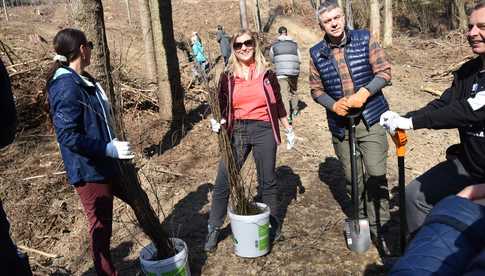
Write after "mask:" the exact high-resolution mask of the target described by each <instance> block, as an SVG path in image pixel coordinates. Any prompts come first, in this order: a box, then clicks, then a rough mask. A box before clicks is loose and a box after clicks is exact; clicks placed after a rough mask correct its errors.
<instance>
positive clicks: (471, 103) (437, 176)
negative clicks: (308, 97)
mask: <svg viewBox="0 0 485 276" xmlns="http://www.w3.org/2000/svg"><path fill="white" fill-rule="evenodd" d="M468 21H469V23H468V28H469V29H468V33H467V38H468V42H469V44H470V47H471V50H472V52H473V53H475V54H477V55H478V56H477V57H476V58H474V59H472V60H470V61H468V62H466V63H464V64H463V65H462V66H461V67H460V68H459V69H458V70H457V71H456V72H455V73H454V79H453V82H452V84H451V87H450V88H448V89H447V90H445V91H444V93H443V94H442V95H441V97H440V98H439V99H435V100H433V101H431V102H430V103H428V104H427V105H426V106H424V107H423V108H421V109H418V110H416V111H412V112H409V113H408V114H406V115H405V116H404V117H401V116H399V115H398V114H397V113H395V112H392V111H388V112H386V113H384V114H382V116H381V119H380V121H381V122H380V123H381V124H382V125H383V126H384V127H386V128H387V129H389V131H390V132H394V131H395V130H396V129H404V130H410V129H422V128H428V129H452V128H458V132H459V134H460V145H459V146H453V147H450V148H449V149H448V150H447V153H448V154H449V153H452V154H451V155H452V156H456V158H450V159H448V160H446V161H443V162H440V163H439V164H437V165H435V166H434V167H432V168H430V169H429V170H428V171H427V172H425V173H424V174H422V175H420V176H418V177H417V178H416V179H414V180H413V181H412V182H411V183H409V184H408V185H406V214H407V221H408V231H409V234H410V235H411V236H413V235H414V233H415V232H416V231H417V230H419V228H420V227H421V225H423V223H424V221H425V220H426V216H427V215H428V214H429V212H430V211H431V209H432V208H433V206H434V205H435V204H436V203H438V202H439V201H440V200H441V199H443V198H445V197H447V196H449V195H454V194H456V193H458V192H459V191H461V190H462V189H464V188H465V187H466V186H469V185H473V184H478V183H484V182H485V70H484V69H485V67H484V64H485V27H484V26H485V1H482V2H480V3H479V4H477V5H476V6H475V7H474V8H473V9H472V10H471V14H470V16H469V18H468ZM449 155H450V154H449Z"/></svg>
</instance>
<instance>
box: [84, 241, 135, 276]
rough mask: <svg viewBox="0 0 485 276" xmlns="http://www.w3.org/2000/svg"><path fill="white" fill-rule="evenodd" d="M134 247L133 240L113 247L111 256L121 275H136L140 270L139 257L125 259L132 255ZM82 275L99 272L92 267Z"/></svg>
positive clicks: (92, 274)
mask: <svg viewBox="0 0 485 276" xmlns="http://www.w3.org/2000/svg"><path fill="white" fill-rule="evenodd" d="M132 248H133V242H131V241H126V242H122V243H120V244H119V245H118V246H117V247H115V248H113V249H111V258H112V260H113V265H114V266H115V268H116V270H117V271H118V273H119V275H135V274H136V273H137V271H140V269H139V263H138V259H136V260H125V257H127V256H129V255H130V252H131V249H132ZM81 275H83V276H95V275H97V274H96V270H95V269H94V267H91V268H90V269H89V270H88V271H86V272H83V273H82V274H81Z"/></svg>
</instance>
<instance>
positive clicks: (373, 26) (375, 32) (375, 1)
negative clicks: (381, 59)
mask: <svg viewBox="0 0 485 276" xmlns="http://www.w3.org/2000/svg"><path fill="white" fill-rule="evenodd" d="M369 18H370V24H369V26H370V27H369V29H370V32H371V34H372V36H373V37H374V39H375V40H376V41H381V16H380V13H379V0H370V16H369Z"/></svg>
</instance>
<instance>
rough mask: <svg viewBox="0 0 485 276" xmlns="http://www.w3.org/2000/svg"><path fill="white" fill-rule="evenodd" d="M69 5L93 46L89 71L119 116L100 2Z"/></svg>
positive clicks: (78, 24)
mask: <svg viewBox="0 0 485 276" xmlns="http://www.w3.org/2000/svg"><path fill="white" fill-rule="evenodd" d="M71 3H72V5H73V7H72V8H73V15H74V21H75V24H76V25H77V26H78V27H79V28H80V29H81V30H82V31H83V32H84V33H85V34H86V36H87V38H88V40H91V41H92V42H93V44H94V49H93V51H92V54H91V65H90V66H89V71H90V72H91V73H92V74H93V75H94V77H95V78H96V79H97V80H98V81H99V83H100V84H101V86H102V87H103V89H104V90H105V91H106V94H107V95H108V98H109V100H110V102H111V103H113V109H114V112H115V113H116V114H119V113H121V111H122V110H121V109H120V106H119V105H118V104H116V103H118V102H119V101H120V99H119V98H117V95H116V94H115V91H114V87H113V79H112V77H111V63H110V60H109V48H108V41H107V39H106V33H105V28H104V14H103V4H102V3H101V1H100V0H95V1H93V0H77V1H72V2H71ZM116 129H121V125H116Z"/></svg>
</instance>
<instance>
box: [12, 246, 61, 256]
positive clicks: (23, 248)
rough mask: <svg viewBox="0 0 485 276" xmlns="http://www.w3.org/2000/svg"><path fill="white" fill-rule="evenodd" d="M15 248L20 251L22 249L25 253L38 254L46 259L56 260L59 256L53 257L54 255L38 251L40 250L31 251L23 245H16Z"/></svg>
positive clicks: (31, 249)
mask: <svg viewBox="0 0 485 276" xmlns="http://www.w3.org/2000/svg"><path fill="white" fill-rule="evenodd" d="M17 247H18V248H20V249H22V250H23V251H27V252H32V253H35V254H39V255H42V256H44V257H47V258H52V259H56V258H59V257H60V256H59V255H54V254H50V253H46V252H43V251H40V250H37V249H33V248H29V247H27V246H23V245H17Z"/></svg>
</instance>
